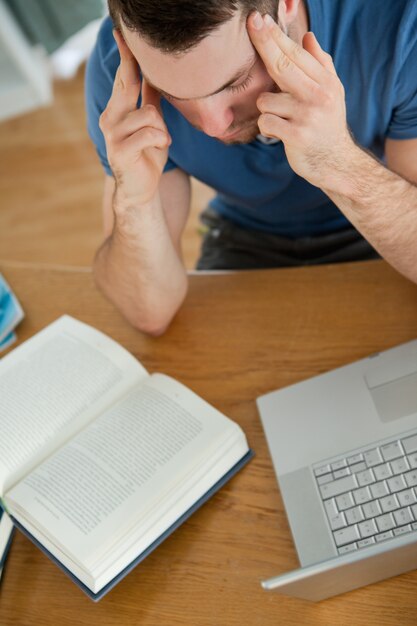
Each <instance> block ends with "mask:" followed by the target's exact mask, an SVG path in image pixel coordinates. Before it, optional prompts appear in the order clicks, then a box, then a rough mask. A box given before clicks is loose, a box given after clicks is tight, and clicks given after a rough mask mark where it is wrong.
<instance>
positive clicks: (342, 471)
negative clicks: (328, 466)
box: [333, 467, 351, 478]
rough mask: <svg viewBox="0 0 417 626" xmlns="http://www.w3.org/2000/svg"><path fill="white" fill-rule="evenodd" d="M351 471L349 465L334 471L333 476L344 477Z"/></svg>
mask: <svg viewBox="0 0 417 626" xmlns="http://www.w3.org/2000/svg"><path fill="white" fill-rule="evenodd" d="M350 473H351V472H350V469H349V468H348V467H342V469H340V470H336V471H335V472H333V476H334V477H335V478H343V477H344V476H349V474H350Z"/></svg>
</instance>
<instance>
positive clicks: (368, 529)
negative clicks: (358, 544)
mask: <svg viewBox="0 0 417 626" xmlns="http://www.w3.org/2000/svg"><path fill="white" fill-rule="evenodd" d="M358 528H359V532H360V535H361V537H362V538H363V539H366V537H372V535H376V534H377V532H378V528H377V527H376V524H375V522H374V520H373V519H369V520H367V521H366V522H361V523H360V524H358Z"/></svg>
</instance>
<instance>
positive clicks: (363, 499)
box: [313, 433, 417, 554]
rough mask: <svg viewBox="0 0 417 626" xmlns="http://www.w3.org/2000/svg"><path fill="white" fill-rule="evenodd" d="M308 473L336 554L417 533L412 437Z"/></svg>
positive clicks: (416, 455)
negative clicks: (323, 513) (330, 533)
mask: <svg viewBox="0 0 417 626" xmlns="http://www.w3.org/2000/svg"><path fill="white" fill-rule="evenodd" d="M313 471H314V475H315V478H316V481H317V485H318V488H319V491H320V494H321V497H322V500H323V504H324V508H325V510H326V514H327V518H328V520H329V525H330V528H331V531H332V533H333V538H334V542H335V544H336V548H337V550H338V552H339V554H347V553H348V552H353V551H355V550H359V549H361V548H367V547H369V546H371V545H374V544H377V543H379V542H381V541H387V540H389V539H392V538H394V537H398V536H399V535H404V534H407V533H413V532H417V433H415V434H412V435H407V436H404V437H402V438H395V439H393V440H392V441H386V442H384V443H382V444H380V445H378V446H372V447H371V446H370V447H369V448H367V449H363V450H361V451H360V452H358V453H356V454H349V455H347V456H345V457H341V458H338V459H335V460H334V459H332V461H331V462H329V463H326V464H321V465H320V466H317V465H316V466H314V467H313Z"/></svg>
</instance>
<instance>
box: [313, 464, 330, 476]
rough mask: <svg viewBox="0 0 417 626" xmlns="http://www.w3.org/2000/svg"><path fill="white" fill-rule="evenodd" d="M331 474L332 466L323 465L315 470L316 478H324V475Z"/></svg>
mask: <svg viewBox="0 0 417 626" xmlns="http://www.w3.org/2000/svg"><path fill="white" fill-rule="evenodd" d="M329 472H330V465H329V464H327V465H321V466H320V467H316V469H315V470H314V475H315V476H322V475H323V474H328V473H329Z"/></svg>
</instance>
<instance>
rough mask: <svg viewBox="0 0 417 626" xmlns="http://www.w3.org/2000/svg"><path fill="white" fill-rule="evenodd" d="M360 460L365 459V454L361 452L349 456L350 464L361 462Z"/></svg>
mask: <svg viewBox="0 0 417 626" xmlns="http://www.w3.org/2000/svg"><path fill="white" fill-rule="evenodd" d="M360 461H363V454H361V453H360V452H359V453H358V454H352V456H349V457H348V458H347V462H348V465H355V463H360Z"/></svg>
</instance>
